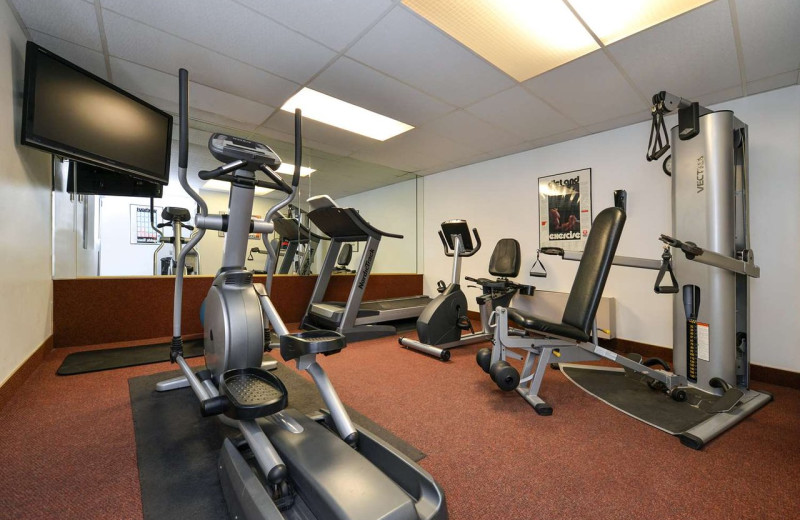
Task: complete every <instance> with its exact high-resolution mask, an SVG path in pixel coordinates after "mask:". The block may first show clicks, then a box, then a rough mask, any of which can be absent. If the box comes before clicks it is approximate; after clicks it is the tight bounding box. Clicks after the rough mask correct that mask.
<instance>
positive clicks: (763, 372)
mask: <svg viewBox="0 0 800 520" xmlns="http://www.w3.org/2000/svg"><path fill="white" fill-rule="evenodd" d="M600 343H601V344H603V343H605V344H607V345H608V347H607V348H611V349H612V350H614V351H616V352H619V353H625V354H627V353H629V352H636V353H638V354H641V355H642V356H644V357H658V358H661V359H663V360H664V361H668V362H670V363H672V349H671V348H666V347H659V346H656V345H649V344H647V343H639V342H638V341H630V340H627V339H620V338H616V339H612V340H600ZM750 379H751V380H752V381H758V382H761V383H769V384H771V385H779V386H786V387H789V388H795V389H798V390H800V372H792V371H791V370H782V369H780V368H772V367H765V366H761V365H754V364H752V363H751V364H750Z"/></svg>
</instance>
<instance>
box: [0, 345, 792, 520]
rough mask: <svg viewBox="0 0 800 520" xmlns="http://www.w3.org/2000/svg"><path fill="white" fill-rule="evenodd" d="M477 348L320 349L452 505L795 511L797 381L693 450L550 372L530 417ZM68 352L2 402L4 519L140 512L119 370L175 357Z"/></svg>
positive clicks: (511, 513) (458, 508)
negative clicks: (128, 359)
mask: <svg viewBox="0 0 800 520" xmlns="http://www.w3.org/2000/svg"><path fill="white" fill-rule="evenodd" d="M478 348H479V346H470V347H464V348H461V349H457V350H454V351H453V358H452V360H451V361H450V362H449V363H446V364H445V363H441V362H439V361H437V360H434V359H432V358H429V357H426V356H424V355H421V354H418V353H415V352H411V351H408V350H405V349H403V348H401V347H400V346H399V345H398V344H397V341H396V338H385V339H382V340H375V341H371V342H364V343H355V344H352V345H350V346H348V348H347V349H345V350H344V351H343V352H342V353H340V354H337V355H334V356H330V357H327V358H323V359H322V360H321V363H322V364H323V366H324V367H325V368H326V369H327V370H328V372H329V374H330V376H331V379H332V380H333V382H334V384H335V385H336V388H337V390H338V392H339V395H340V396H341V398H342V400H343V401H345V402H346V403H347V404H349V405H351V406H353V407H354V408H356V409H357V410H359V411H360V412H362V413H364V414H365V415H367V416H369V417H370V418H371V419H373V420H374V421H376V422H377V423H379V424H381V425H382V426H384V427H386V428H389V429H390V430H392V431H393V432H394V433H396V434H397V435H399V436H400V437H402V438H404V439H405V440H406V441H408V442H410V443H412V444H414V445H415V446H416V447H418V448H419V449H421V450H422V451H424V452H425V453H426V454H427V455H428V456H427V457H426V458H425V459H424V460H423V461H422V466H423V467H424V468H425V469H427V470H428V471H430V472H431V474H433V475H434V477H435V478H436V479H437V480H438V481H439V483H440V484H441V485H442V486H443V488H444V490H445V493H446V496H447V501H448V505H449V511H450V518H451V519H453V520H463V519H536V518H543V519H544V518H547V519H551V518H570V519H573V518H592V519H605V518H609V519H611V518H613V519H619V518H641V519H651V518H659V519H681V520H683V519H704V520H713V519H732V518H733V519H767V518H775V519H782V520H783V519H789V518H800V391H797V390H793V389H788V388H784V387H778V386H771V385H765V384H759V383H758V382H755V383H754V384H753V387H754V388H757V389H762V390H766V391H769V392H772V393H773V394H774V395H775V401H774V402H772V403H770V404H769V405H767V407H766V408H764V409H762V410H761V411H759V412H757V413H756V414H755V415H753V416H752V417H750V418H749V419H747V420H746V421H745V422H744V423H742V424H740V425H739V426H737V427H736V428H734V429H733V430H731V431H729V432H727V433H725V434H724V435H722V436H721V437H720V438H718V439H717V440H715V441H713V442H712V443H710V444H709V445H708V446H707V447H706V448H704V450H703V451H700V452H696V451H692V450H690V449H688V448H685V447H683V446H681V444H680V442H679V441H678V440H677V439H676V438H674V437H671V436H669V435H667V434H664V433H662V432H659V431H657V430H655V429H653V428H650V427H648V426H646V425H644V424H642V423H639V422H638V421H636V420H634V419H631V418H629V417H627V416H625V415H623V414H621V413H619V412H617V411H615V410H613V409H612V408H611V407H609V406H606V405H605V404H603V403H601V402H599V401H597V400H595V399H594V398H592V397H591V396H589V395H587V394H585V393H584V392H583V391H582V390H580V389H578V388H577V387H575V386H574V385H572V384H571V383H569V382H568V381H566V380H565V379H564V377H563V376H562V375H561V374H560V373H558V372H555V371H550V372H549V373H548V375H547V379H546V381H545V384H544V387H543V389H544V390H543V392H542V394H543V395H545V396H546V397H547V398H548V400H549V401H550V402H551V403H552V404H553V405H554V407H555V412H554V415H553V416H552V417H539V416H537V415H536V414H535V413H534V412H533V410H532V409H531V408H530V407H529V406H528V405H527V404H526V403H525V402H524V401H523V400H522V398H520V397H519V396H518V395H517V394H516V393H515V392H510V393H504V392H501V391H500V390H498V389H497V387H496V386H495V385H494V384H493V383H492V382H491V381H490V380H489V377H488V375H486V374H484V373H483V372H482V371H481V370H480V368H478V367H477V365H476V364H475V362H474V355H475V352H476V351H477V349H478ZM77 350H80V349H77V348H70V349H59V350H57V351H54V352H51V353H50V354H48V356H47V358H46V360H45V362H44V363H43V364H42V365H41V366H40V367H39V368H38V369H37V370H36V371H35V373H34V374H33V375H32V376H31V377H30V378H29V380H28V381H27V382H26V383H25V385H24V386H23V387H22V389H21V391H20V392H18V393H17V394H16V395H15V396H14V397H13V398H12V400H11V401H10V402H9V403H8V404H7V405H6V406H5V407H4V408H3V409H2V410H0V424H2V428H0V453H2V456H0V517H2V518H25V519H44V518H47V519H54V518H58V519H95V518H97V519H99V518H104V519H105V518H121V519H138V518H141V515H142V513H141V499H140V493H139V482H138V473H137V467H136V453H135V448H134V437H133V425H132V420H131V410H130V405H129V402H128V383H127V380H128V378H130V377H135V376H139V375H144V374H152V373H156V372H162V371H167V370H172V369H174V366H170V365H169V364H167V363H162V364H156V365H148V366H143V367H133V368H127V369H120V370H115V371H109V372H98V373H93V374H85V375H78V376H69V377H59V376H56V375H55V371H56V369H57V368H58V366H59V365H60V363H61V361H62V360H63V358H64V357H65V356H66V355H67V354H69V353H71V352H75V351H77ZM193 362H194V363H200V362H201V360H200V359H197V360H193Z"/></svg>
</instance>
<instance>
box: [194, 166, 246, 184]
mask: <svg viewBox="0 0 800 520" xmlns="http://www.w3.org/2000/svg"><path fill="white" fill-rule="evenodd" d="M246 165H247V161H233V162H232V163H228V164H225V165H222V166H220V167H219V168H214V169H213V170H211V171H209V170H200V171H199V172H197V176H198V177H200V178H201V179H202V180H204V181H207V180H209V179H216V178H217V177H222V176H223V175H225V174H228V173H230V172H233V171H236V170H238V169H239V168H241V167H243V166H246ZM231 180H232V179H231Z"/></svg>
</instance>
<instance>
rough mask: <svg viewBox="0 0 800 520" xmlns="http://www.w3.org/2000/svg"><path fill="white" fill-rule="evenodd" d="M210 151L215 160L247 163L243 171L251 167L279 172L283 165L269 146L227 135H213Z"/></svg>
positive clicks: (209, 146)
mask: <svg viewBox="0 0 800 520" xmlns="http://www.w3.org/2000/svg"><path fill="white" fill-rule="evenodd" d="M208 151H209V152H211V155H213V156H214V159H217V160H218V161H222V162H224V163H228V162H232V161H245V162H246V163H247V165H245V166H242V168H243V169H248V166H249V167H250V168H255V169H257V168H261V167H267V168H269V169H271V170H277V169H278V167H280V165H281V158H280V157H278V154H276V153H275V152H274V151H273V150H272V148H270V147H269V146H267V145H265V144H261V143H257V142H256V141H251V140H249V139H242V138H241V137H234V136H232V135H227V134H214V135H212V136H211V138H209V140H208ZM250 171H254V170H250Z"/></svg>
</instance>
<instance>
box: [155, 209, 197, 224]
mask: <svg viewBox="0 0 800 520" xmlns="http://www.w3.org/2000/svg"><path fill="white" fill-rule="evenodd" d="M161 218H162V219H163V220H166V221H169V222H176V221H177V222H189V221H190V220H191V219H192V215H191V214H190V213H189V210H188V209H186V208H179V207H177V206H167V207H166V208H164V209H163V210H162V211H161Z"/></svg>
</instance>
